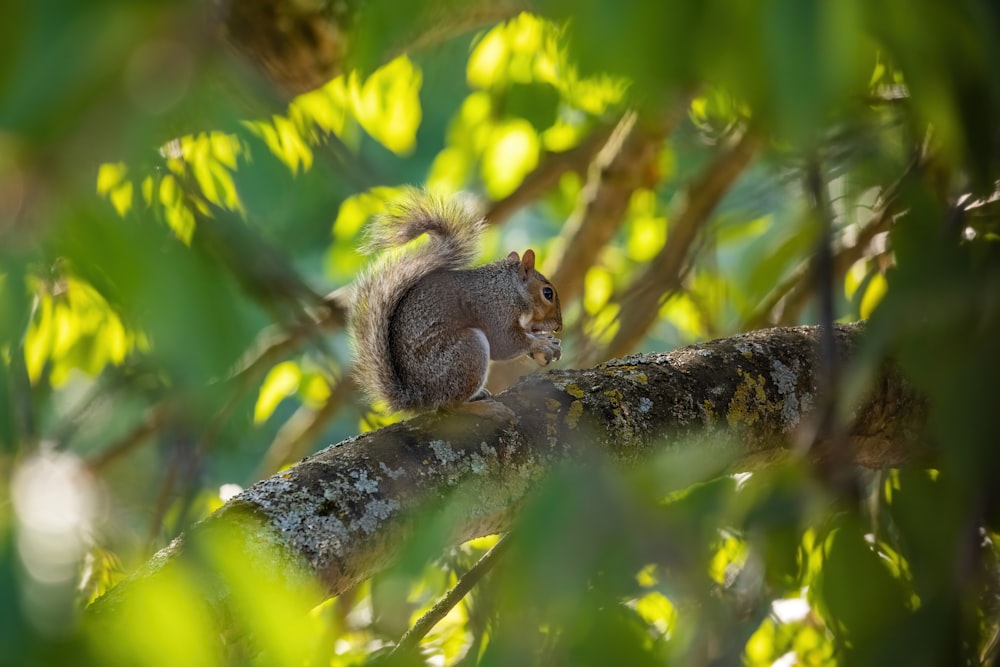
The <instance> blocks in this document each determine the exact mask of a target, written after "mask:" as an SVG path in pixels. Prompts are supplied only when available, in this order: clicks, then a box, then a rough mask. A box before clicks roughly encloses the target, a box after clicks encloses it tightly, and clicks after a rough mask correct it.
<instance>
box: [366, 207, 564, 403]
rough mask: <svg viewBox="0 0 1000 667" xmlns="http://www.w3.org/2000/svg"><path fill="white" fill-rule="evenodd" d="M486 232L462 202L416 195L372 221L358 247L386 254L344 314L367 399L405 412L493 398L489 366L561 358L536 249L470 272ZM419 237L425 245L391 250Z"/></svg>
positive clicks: (554, 301)
mask: <svg viewBox="0 0 1000 667" xmlns="http://www.w3.org/2000/svg"><path fill="white" fill-rule="evenodd" d="M484 225H485V221H484V220H483V219H482V218H480V217H478V216H477V215H476V214H475V213H474V212H473V211H472V210H471V209H470V207H469V206H467V205H466V204H465V203H464V202H463V201H461V200H460V199H457V198H452V199H446V198H442V197H438V196H435V195H433V194H429V193H426V192H423V191H419V190H416V189H410V190H408V191H407V192H406V194H405V195H404V197H402V198H401V199H400V200H398V201H396V202H394V203H393V204H391V205H390V207H389V211H388V212H387V213H386V214H385V215H382V216H379V217H377V218H376V219H375V220H373V221H372V223H370V225H369V227H368V230H367V243H366V244H365V246H363V248H362V250H363V251H365V252H374V251H380V250H384V251H385V252H384V253H383V254H382V255H381V256H380V257H379V258H378V259H377V260H376V261H375V262H374V263H373V264H372V265H371V266H370V267H369V268H368V269H367V270H365V271H364V272H363V273H362V274H361V276H360V277H359V278H358V279H357V280H356V282H355V283H354V294H353V300H352V305H351V309H350V312H349V315H348V328H349V329H350V331H351V334H352V338H353V345H354V351H355V368H356V373H357V378H358V381H359V385H360V386H361V387H362V388H363V389H364V390H365V391H366V392H367V393H368V394H369V396H370V397H372V398H380V399H382V400H383V401H385V402H386V403H387V404H388V406H389V407H390V408H392V409H393V410H406V411H411V412H419V411H424V410H433V409H436V408H442V407H445V408H448V407H458V406H463V405H464V404H466V403H467V402H469V401H478V400H479V399H483V398H488V397H489V396H490V393H489V392H488V391H487V390H486V388H485V386H484V385H485V383H486V374H487V370H488V367H489V360H490V359H513V358H514V357H517V356H519V355H522V354H523V355H528V356H530V357H531V358H532V359H534V360H535V361H536V362H537V363H538V364H539V365H541V366H545V365H548V363H549V362H551V361H552V360H553V359H559V357H560V356H561V351H560V341H559V339H558V338H556V337H555V336H553V335H552V334H553V333H554V332H558V331H559V330H560V329H561V328H562V313H561V312H560V310H559V297H558V295H557V294H556V290H555V288H554V287H553V286H552V284H551V283H550V282H549V281H548V280H547V279H546V278H545V276H543V275H542V274H541V273H539V272H538V271H536V270H535V253H534V251H532V250H526V251H525V252H524V255H523V256H520V257H519V256H518V254H517V253H516V252H512V253H510V254H509V255H507V257H505V258H504V259H501V260H499V261H496V262H493V263H492V264H486V265H484V266H479V267H475V268H466V267H468V265H469V264H470V263H471V262H472V260H473V259H474V257H475V255H476V252H477V250H478V248H479V242H480V237H481V236H482V232H483V228H484ZM422 234H427V235H428V236H429V239H427V242H426V243H424V244H422V245H417V246H416V247H405V248H394V249H392V250H388V249H390V248H393V247H394V246H402V245H403V244H406V243H407V242H408V241H411V240H413V239H416V238H417V237H418V236H421V235H422ZM491 403H492V401H491ZM467 407H475V406H467ZM482 407H483V408H485V407H487V406H486V405H483V406H482ZM484 412H490V410H484ZM493 412H494V413H495V414H503V415H506V416H510V415H507V414H506V413H509V412H510V411H509V410H507V409H506V408H503V406H500V408H499V409H497V410H493Z"/></svg>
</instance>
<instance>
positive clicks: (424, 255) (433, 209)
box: [348, 188, 484, 410]
mask: <svg viewBox="0 0 1000 667" xmlns="http://www.w3.org/2000/svg"><path fill="white" fill-rule="evenodd" d="M483 227H484V221H483V219H482V217H481V216H479V215H478V214H477V213H476V212H475V211H474V210H473V207H472V206H471V205H470V203H469V202H468V201H467V200H463V199H462V198H460V197H456V198H443V197H439V196H436V195H434V194H431V193H428V192H424V191H421V190H417V189H415V188H411V189H408V190H406V192H405V193H404V195H403V196H402V197H401V198H400V199H399V200H397V201H395V202H393V203H392V204H390V206H389V208H388V211H387V212H386V213H385V214H384V215H381V216H378V217H377V218H375V219H374V220H373V221H372V222H371V223H369V225H368V229H367V233H366V240H365V245H364V246H363V247H362V251H363V252H367V253H371V252H376V251H380V250H387V249H389V248H393V247H396V246H402V245H404V244H405V243H407V242H408V241H411V240H413V239H415V238H417V237H418V236H421V235H422V234H427V235H428V236H429V237H430V238H429V239H428V242H427V243H426V244H422V245H420V246H417V247H414V248H400V249H399V250H395V251H388V252H385V253H384V254H383V255H382V256H381V257H379V258H378V259H377V260H376V261H375V262H373V263H372V264H371V265H370V266H369V267H368V268H367V269H366V270H365V271H363V272H362V273H361V275H360V276H359V277H358V278H357V280H355V282H354V290H353V294H352V303H351V309H350V314H349V316H348V328H349V329H350V331H351V334H352V344H353V345H354V352H355V374H356V377H357V379H358V383H359V385H360V386H361V387H362V389H363V390H364V391H365V392H367V393H368V394H369V395H370V397H371V398H380V399H382V400H384V401H386V403H388V405H389V407H391V408H392V409H393V410H401V409H406V408H407V407H409V403H410V396H409V390H408V388H407V387H405V386H404V385H403V384H402V383H401V382H400V381H399V376H398V375H397V373H396V369H395V368H393V366H392V356H391V355H390V353H389V323H390V321H391V318H392V316H393V313H395V311H396V306H397V305H398V304H399V300H400V299H401V298H402V297H403V295H404V294H406V292H407V291H408V290H409V289H410V288H411V287H412V286H413V285H414V284H415V283H416V282H417V281H418V280H420V279H421V278H423V277H424V276H426V275H427V274H428V273H430V272H432V271H436V270H438V269H460V268H464V267H466V266H468V265H469V264H470V263H471V262H472V260H473V259H474V258H475V255H476V252H477V250H478V248H479V239H480V236H482V232H483Z"/></svg>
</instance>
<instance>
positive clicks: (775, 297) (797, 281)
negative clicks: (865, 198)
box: [743, 152, 926, 329]
mask: <svg viewBox="0 0 1000 667" xmlns="http://www.w3.org/2000/svg"><path fill="white" fill-rule="evenodd" d="M925 159H926V158H925V157H923V156H921V154H920V152H914V155H913V157H912V158H910V161H909V162H908V163H907V165H906V168H905V169H904V170H903V173H902V175H900V177H899V178H898V179H896V181H895V182H894V183H892V184H891V185H890V186H889V187H887V188H885V189H884V190H883V191H882V193H881V195H880V196H879V202H878V203H876V205H875V213H874V214H873V215H872V217H871V218H869V220H868V221H867V222H866V223H865V224H864V225H862V227H861V229H860V230H859V231H858V232H857V233H856V234H852V235H851V236H850V241H851V242H850V243H847V242H846V241H847V239H846V238H845V237H843V236H842V237H841V239H840V242H839V243H838V244H837V246H838V247H837V248H836V249H835V250H834V255H833V274H834V276H835V278H837V279H843V277H844V275H845V274H846V273H847V271H848V270H850V268H851V266H853V265H854V263H855V262H856V261H858V260H859V259H861V258H862V257H864V256H865V253H866V252H867V251H868V246H869V244H871V242H872V240H873V239H874V238H875V237H876V236H877V235H878V234H881V233H882V232H886V231H888V230H889V227H890V226H891V225H892V220H893V216H894V215H896V213H898V211H897V204H898V203H899V191H900V188H901V187H902V184H903V182H904V181H905V180H906V179H907V178H908V177H909V176H910V175H911V174H912V173H913V172H914V171H916V170H917V169H918V168H920V167H921V165H922V164H923V163H924V161H925ZM815 262H816V259H815V258H811V259H809V260H808V261H806V262H803V263H802V264H801V265H800V266H799V267H798V268H797V269H796V270H795V271H794V272H793V273H792V275H790V276H789V277H788V278H786V279H785V280H784V281H782V282H781V284H780V285H778V286H777V287H776V288H775V289H774V290H773V291H772V292H771V294H769V295H768V297H767V299H765V300H764V302H763V303H762V304H761V305H760V307H759V308H757V310H756V311H754V313H753V314H752V315H750V316H749V317H748V318H747V319H746V322H745V323H744V325H743V329H759V328H761V327H766V326H769V325H771V324H780V325H782V326H790V325H792V324H794V323H795V322H796V321H798V319H799V316H800V315H801V313H802V310H803V309H804V308H805V307H806V304H807V303H808V302H809V299H810V298H811V297H812V295H813V284H812V282H811V277H812V276H813V275H815V271H816V268H815Z"/></svg>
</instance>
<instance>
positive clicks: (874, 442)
mask: <svg viewBox="0 0 1000 667" xmlns="http://www.w3.org/2000/svg"><path fill="white" fill-rule="evenodd" d="M863 329H864V327H863V324H861V323H857V324H851V325H838V326H837V327H836V331H835V334H836V339H837V344H838V346H839V348H840V352H839V353H840V355H841V357H842V358H843V359H844V360H845V362H850V361H851V360H853V359H856V358H857V357H858V352H859V347H860V345H861V337H862V334H863ZM817 342H818V329H817V328H815V327H796V328H785V329H770V330H762V331H757V332H752V333H749V334H742V335H739V336H733V337H731V338H726V339H721V340H717V341H713V342H709V343H705V344H702V345H694V346H690V347H686V348H681V349H679V350H676V351H674V352H672V353H670V354H647V355H637V356H632V357H629V358H627V359H623V360H616V361H612V362H609V363H607V364H603V365H601V366H598V367H596V368H593V369H585V370H566V371H553V372H549V373H545V374H539V375H533V376H531V377H529V378H527V379H525V380H523V381H522V382H520V383H519V384H518V385H516V386H515V387H514V388H513V389H511V390H510V391H508V392H506V393H505V394H503V395H501V396H499V397H498V399H499V400H500V401H501V402H502V403H504V404H505V405H506V406H507V407H509V408H511V409H512V410H513V411H514V412H515V413H516V414H517V415H519V421H518V422H517V423H516V424H505V423H496V422H491V421H489V420H484V419H482V418H480V417H477V416H475V415H473V414H470V413H463V412H458V413H455V414H441V413H434V414H427V415H422V416H420V417H417V418H415V419H412V420H410V421H407V422H403V423H399V424H395V425H392V426H390V427H387V428H384V429H381V430H379V431H375V432H372V433H366V434H364V435H360V436H357V437H354V438H350V439H348V440H345V441H344V442H341V443H339V444H337V445H333V446H331V447H329V448H327V449H325V450H323V451H321V452H319V453H317V454H315V455H314V456H311V457H309V458H307V459H305V460H303V461H302V462H300V463H299V464H298V465H296V466H295V467H293V468H291V469H289V470H287V471H285V472H283V473H280V474H278V475H275V476H273V477H270V478H268V479H265V480H263V481H261V482H258V483H257V484H255V485H254V486H253V487H251V488H249V489H247V490H246V491H244V492H243V493H242V494H240V495H239V496H237V497H236V498H235V499H234V500H232V501H230V502H229V503H228V504H227V505H226V506H224V507H223V508H222V509H220V510H219V511H218V512H216V513H215V514H213V515H212V516H211V517H209V518H208V519H206V520H205V521H203V522H202V523H201V524H199V525H197V526H196V527H195V528H193V529H192V531H191V533H190V534H189V535H188V536H187V537H186V538H185V539H180V540H176V541H175V542H174V543H173V544H172V545H171V546H170V547H168V548H167V549H165V550H163V551H162V552H161V553H160V554H158V556H157V557H156V558H155V559H154V560H153V561H151V563H152V564H151V565H150V567H149V569H148V571H147V572H145V573H139V574H137V575H136V576H135V577H134V578H133V580H139V581H141V580H142V579H144V578H145V577H147V576H149V575H150V573H152V572H155V571H156V570H157V569H159V568H161V567H162V566H163V564H164V563H166V562H169V561H172V560H174V559H176V558H178V557H180V556H183V555H184V553H185V551H190V549H187V550H186V549H185V547H184V545H185V543H186V542H188V541H192V540H193V541H195V542H197V535H198V534H199V533H205V532H206V531H212V530H215V529H217V527H218V526H220V525H221V526H226V525H238V526H241V529H240V530H241V531H242V532H243V533H247V535H246V538H245V542H244V543H243V544H245V545H246V546H245V547H241V548H246V549H247V550H250V551H251V552H252V551H253V550H254V549H255V548H258V546H255V545H268V546H274V545H275V544H277V545H278V546H279V547H280V551H281V553H283V554H285V555H286V556H287V558H286V562H283V563H275V562H274V561H273V559H270V560H268V563H269V564H268V567H269V568H280V569H281V571H282V572H289V573H294V572H297V573H301V572H302V571H303V568H304V571H305V572H306V573H307V574H309V575H313V576H315V577H317V578H318V579H319V581H320V582H321V583H322V584H323V588H324V592H325V594H326V595H337V594H339V593H341V592H343V591H345V590H347V589H348V588H350V587H351V586H353V585H355V584H357V583H358V582H360V581H363V580H364V579H366V578H368V577H370V576H371V575H372V574H374V573H376V572H378V571H380V570H381V569H383V568H385V567H386V566H388V565H389V564H390V563H391V562H392V561H393V559H394V557H395V556H396V555H397V554H398V553H399V551H400V549H401V548H402V546H403V544H404V543H406V541H407V540H408V538H409V537H410V536H412V535H414V534H415V533H416V532H417V531H419V530H420V526H421V525H426V520H427V519H426V517H427V515H428V513H430V512H436V513H437V514H438V515H439V516H445V517H447V520H448V525H449V527H450V539H451V540H452V541H453V542H454V543H460V542H463V541H465V540H468V539H471V538H473V537H478V536H482V535H488V534H494V533H498V532H502V531H505V530H507V529H508V528H510V526H511V523H512V519H513V517H514V516H515V514H516V511H517V508H518V506H519V504H520V502H521V500H522V499H523V498H524V497H525V495H526V494H527V493H529V492H530V490H531V489H532V488H533V486H534V485H535V484H536V483H537V482H538V480H539V479H540V478H542V477H543V476H544V475H545V474H546V473H547V472H548V471H549V470H551V469H552V468H553V467H555V466H558V465H560V464H564V463H568V462H574V461H580V460H584V459H586V458H587V457H588V453H589V452H593V451H595V450H596V451H601V452H604V453H606V454H607V455H609V456H611V457H612V458H614V459H617V460H620V461H623V462H632V463H634V462H637V461H640V460H643V459H645V458H647V457H649V456H651V455H654V454H657V453H663V452H665V451H670V452H683V453H686V454H687V453H690V454H694V455H702V454H703V455H704V460H705V462H706V466H708V467H709V468H710V469H709V470H705V469H704V466H702V468H703V469H702V470H701V471H699V472H697V473H696V472H687V471H685V473H686V474H690V475H692V476H693V477H694V478H692V479H691V482H692V483H694V482H696V481H699V480H700V479H703V478H705V476H706V475H708V476H715V475H718V474H722V473H724V472H726V471H732V470H748V469H754V468H757V467H759V466H761V465H766V464H767V463H769V462H773V461H775V460H777V459H781V458H783V457H785V456H787V455H789V453H791V452H792V451H793V446H792V445H791V444H790V443H792V442H794V438H795V436H796V433H797V431H798V429H799V428H800V425H802V424H805V423H808V422H809V416H810V414H811V412H812V410H813V403H814V400H815V398H814V397H815V392H816V382H817V373H818V369H819V361H818V357H817ZM925 412H926V410H925V407H924V403H923V401H922V399H921V398H920V397H919V396H918V395H916V394H915V392H914V391H913V390H912V389H911V388H910V387H909V385H908V384H907V383H906V382H905V381H904V379H903V378H902V377H901V376H900V374H899V373H898V371H897V370H896V369H895V368H894V366H893V365H891V364H888V363H887V364H885V365H884V366H883V367H882V369H881V370H880V372H879V373H878V374H877V376H876V377H875V379H874V381H873V383H872V385H871V389H870V392H869V394H868V395H867V396H865V397H863V398H860V399H857V400H856V402H855V403H854V404H853V410H852V412H851V414H852V416H853V422H852V423H851V424H849V425H847V426H846V428H845V430H846V433H847V435H848V440H849V443H850V445H851V456H852V460H853V461H854V462H855V463H858V464H862V465H866V466H872V467H888V466H898V465H900V464H902V463H904V462H906V461H910V460H913V459H914V458H916V457H918V456H921V455H923V454H924V453H925V452H926V451H927V449H926V447H925V445H924V443H923V441H922V440H921V439H920V434H921V432H922V426H923V423H924V419H925ZM823 436H824V434H822V433H821V434H819V437H818V438H817V444H816V446H814V447H813V449H812V450H810V452H809V454H810V456H812V457H815V458H816V459H819V460H823V459H824V457H827V456H829V455H830V453H831V451H830V442H829V440H828V439H825V438H824V437H823ZM448 508H451V509H452V510H454V511H452V512H447V513H445V514H443V515H442V514H441V512H442V511H443V510H446V509H448ZM248 516H252V517H255V519H256V522H255V523H252V524H248V523H246V522H245V519H246V517H248ZM243 526H245V527H243ZM195 551H197V550H196V549H195ZM233 557H234V558H241V554H233ZM244 560H246V561H247V562H255V560H259V559H255V557H254V554H253V553H248V554H245V558H244ZM271 576H273V574H272V575H271ZM289 576H292V575H289ZM128 588H129V584H128V583H126V584H123V585H121V586H119V587H118V588H116V589H114V590H113V591H111V592H110V593H109V594H108V595H107V596H105V599H106V600H110V602H106V601H104V600H103V599H102V601H100V602H98V603H96V605H95V606H96V607H98V608H100V607H101V606H107V605H111V606H114V601H115V600H116V599H120V598H121V596H123V595H127V594H128ZM211 595H218V596H219V599H218V600H217V601H216V602H217V603H218V604H224V603H225V593H224V592H218V591H215V592H213V593H211ZM315 602H319V600H315Z"/></svg>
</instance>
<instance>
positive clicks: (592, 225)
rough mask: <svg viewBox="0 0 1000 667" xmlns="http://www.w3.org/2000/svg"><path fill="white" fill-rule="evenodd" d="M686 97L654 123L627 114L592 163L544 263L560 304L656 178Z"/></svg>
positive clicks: (579, 284) (575, 291)
mask: <svg viewBox="0 0 1000 667" xmlns="http://www.w3.org/2000/svg"><path fill="white" fill-rule="evenodd" d="M688 101H689V99H688V97H687V96H684V97H683V98H682V99H681V100H678V101H677V102H676V104H675V105H674V106H673V107H672V108H671V109H670V110H669V112H668V113H666V114H665V115H664V118H662V119H660V120H659V121H658V122H650V121H648V120H647V119H640V118H639V117H638V116H637V114H636V113H635V112H630V113H628V114H626V115H625V116H624V117H623V118H622V120H621V121H620V122H619V123H618V126H617V127H616V128H615V129H614V131H613V132H612V133H611V136H610V137H609V138H608V141H607V143H606V144H605V145H604V147H603V148H602V149H601V152H600V153H599V154H598V155H597V157H596V158H595V159H594V161H593V163H592V164H591V165H590V171H589V173H588V176H587V184H586V185H585V186H584V188H583V191H582V192H581V193H580V199H579V202H578V205H577V208H576V210H575V211H573V215H572V216H570V219H569V220H568V221H567V222H566V226H565V227H564V228H563V233H562V238H563V242H562V244H561V248H562V249H561V252H557V253H555V254H553V255H551V256H550V257H549V258H548V259H547V260H546V262H545V266H546V268H545V271H544V273H545V275H546V276H548V277H549V279H550V280H551V281H552V284H553V285H556V286H557V287H558V288H559V296H560V298H561V299H562V301H563V303H569V302H570V301H571V300H573V299H575V298H576V297H577V296H578V295H579V294H580V293H581V292H582V291H583V278H584V276H585V275H586V273H587V269H588V268H590V267H591V266H592V265H593V264H594V263H595V262H596V261H597V257H598V255H599V254H600V252H601V250H603V249H604V246H606V245H607V244H608V242H609V241H610V240H611V238H612V237H613V236H614V235H615V232H616V231H618V228H619V227H620V226H621V223H622V221H623V219H624V217H625V211H627V210H628V204H629V200H630V199H631V197H632V193H633V192H635V191H636V190H638V189H639V188H643V187H652V186H653V185H654V184H655V183H656V182H657V180H658V176H659V175H658V174H657V164H656V162H657V153H658V151H659V149H660V146H661V145H662V144H663V140H664V139H665V138H666V137H667V136H668V135H669V134H670V133H671V132H672V131H673V129H674V128H675V127H676V126H677V124H678V123H680V121H681V119H682V118H684V114H685V112H686V110H687V106H688Z"/></svg>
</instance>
